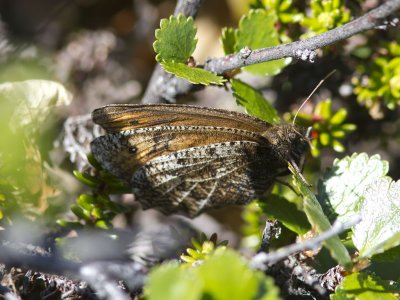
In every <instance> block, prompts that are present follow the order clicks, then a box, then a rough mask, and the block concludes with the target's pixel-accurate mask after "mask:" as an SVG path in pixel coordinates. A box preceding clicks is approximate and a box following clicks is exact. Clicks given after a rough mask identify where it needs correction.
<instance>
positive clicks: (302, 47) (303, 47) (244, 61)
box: [204, 0, 400, 74]
mask: <svg viewBox="0 0 400 300" xmlns="http://www.w3.org/2000/svg"><path fill="white" fill-rule="evenodd" d="M399 8H400V0H388V1H386V2H385V3H383V4H382V5H380V6H379V7H377V8H375V9H373V10H371V11H370V12H368V13H366V14H365V15H363V16H361V17H359V18H357V19H355V20H353V21H351V22H349V23H347V24H345V25H343V26H340V27H337V28H334V29H332V30H329V31H327V32H324V33H321V34H319V35H316V36H313V37H311V38H308V39H305V40H303V41H297V42H293V43H289V44H283V45H279V46H276V47H270V48H262V49H257V50H250V49H242V50H241V51H240V52H239V53H236V54H231V55H227V56H224V57H221V58H216V59H209V60H208V61H207V62H206V64H205V66H204V69H206V70H209V71H212V72H214V73H217V74H224V73H226V72H228V71H231V70H233V69H237V68H241V67H245V66H249V65H254V64H258V63H261V62H267V61H271V60H276V59H281V58H286V57H293V58H300V59H303V60H310V61H312V60H313V58H314V57H315V54H313V53H315V52H314V51H315V50H316V49H319V48H323V47H326V46H329V45H332V44H334V43H336V42H339V41H341V40H344V39H347V38H349V37H351V36H353V35H355V34H358V33H361V32H364V31H367V30H369V29H373V28H376V27H377V26H379V25H382V24H384V21H385V18H387V17H389V16H390V15H391V14H393V13H394V12H395V11H396V10H398V9H399ZM395 23H397V22H395Z"/></svg>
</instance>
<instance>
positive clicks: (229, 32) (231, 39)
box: [221, 27, 236, 55]
mask: <svg viewBox="0 0 400 300" xmlns="http://www.w3.org/2000/svg"><path fill="white" fill-rule="evenodd" d="M221 43H222V47H223V49H224V53H225V55H228V54H231V53H235V44H236V33H235V29H234V28H231V27H225V28H223V29H222V35H221Z"/></svg>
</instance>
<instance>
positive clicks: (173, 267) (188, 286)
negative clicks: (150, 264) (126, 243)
mask: <svg viewBox="0 0 400 300" xmlns="http://www.w3.org/2000/svg"><path fill="white" fill-rule="evenodd" d="M202 289H203V284H202V280H201V279H200V278H198V276H197V274H196V273H195V272H194V270H193V269H184V268H180V267H179V265H178V264H174V263H169V264H164V265H161V266H160V267H158V268H156V269H154V270H153V271H152V272H151V273H150V275H149V278H148V284H147V286H146V289H145V294H146V295H147V297H146V299H148V300H159V299H163V300H177V299H185V300H200V299H201V295H202Z"/></svg>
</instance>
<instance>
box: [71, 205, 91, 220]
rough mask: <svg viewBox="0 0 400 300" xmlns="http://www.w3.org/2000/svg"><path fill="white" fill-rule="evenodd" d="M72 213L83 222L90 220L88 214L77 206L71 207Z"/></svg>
mask: <svg viewBox="0 0 400 300" xmlns="http://www.w3.org/2000/svg"><path fill="white" fill-rule="evenodd" d="M71 211H72V212H73V213H74V214H75V215H76V216H77V217H78V218H80V219H83V220H87V219H88V214H87V213H85V211H84V210H83V209H82V208H81V207H79V206H77V205H71Z"/></svg>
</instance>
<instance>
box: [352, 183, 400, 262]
mask: <svg viewBox="0 0 400 300" xmlns="http://www.w3.org/2000/svg"><path fill="white" fill-rule="evenodd" d="M363 196H364V201H363V204H362V207H361V210H360V215H361V222H360V223H359V224H357V225H356V226H355V227H354V230H353V242H354V245H355V246H356V247H357V249H358V250H359V251H360V255H361V256H364V257H370V256H372V255H374V254H378V253H382V252H384V251H385V250H387V249H390V248H393V247H396V246H398V245H400V226H399V224H400V214H399V211H400V181H397V182H394V181H392V180H391V178H389V177H381V178H378V179H376V180H375V181H374V182H372V183H371V184H369V185H368V186H367V187H366V188H365V192H364V194H363Z"/></svg>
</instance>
